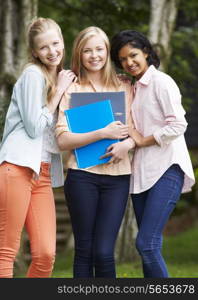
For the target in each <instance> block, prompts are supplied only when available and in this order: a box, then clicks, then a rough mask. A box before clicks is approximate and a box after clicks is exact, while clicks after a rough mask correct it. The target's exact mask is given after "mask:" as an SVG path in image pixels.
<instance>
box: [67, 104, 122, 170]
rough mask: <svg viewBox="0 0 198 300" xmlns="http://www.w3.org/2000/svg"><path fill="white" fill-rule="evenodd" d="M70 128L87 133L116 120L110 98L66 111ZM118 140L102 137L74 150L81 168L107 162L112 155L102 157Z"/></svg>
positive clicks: (75, 131) (74, 131)
mask: <svg viewBox="0 0 198 300" xmlns="http://www.w3.org/2000/svg"><path fill="white" fill-rule="evenodd" d="M64 113H65V116H66V119H67V123H68V126H69V129H70V131H71V132H73V133H85V132H90V131H94V130H97V129H101V128H103V127H105V126H106V125H108V124H109V123H111V122H113V121H115V120H114V116H113V112H112V107H111V102H110V100H105V101H99V102H94V103H91V104H87V105H82V106H79V107H75V108H71V109H68V110H65V111H64ZM116 142H118V140H111V139H102V140H99V141H97V142H94V143H91V144H88V145H86V146H83V147H80V148H77V149H75V150H74V152H75V156H76V161H77V165H78V167H79V168H88V167H92V166H96V165H99V164H103V163H107V162H108V161H109V160H110V157H108V158H103V159H100V156H102V155H104V154H105V153H106V149H107V147H108V146H110V145H111V144H113V143H116Z"/></svg>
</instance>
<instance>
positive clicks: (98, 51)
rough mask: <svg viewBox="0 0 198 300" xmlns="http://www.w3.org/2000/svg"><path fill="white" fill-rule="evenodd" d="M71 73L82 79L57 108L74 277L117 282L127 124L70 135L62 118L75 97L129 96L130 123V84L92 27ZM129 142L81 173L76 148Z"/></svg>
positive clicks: (77, 46)
mask: <svg viewBox="0 0 198 300" xmlns="http://www.w3.org/2000/svg"><path fill="white" fill-rule="evenodd" d="M71 69H72V71H73V72H74V73H75V74H76V75H77V76H78V79H77V81H76V82H75V83H72V85H71V86H70V87H69V88H68V90H67V92H66V93H65V97H63V99H62V101H61V103H60V106H59V117H58V122H57V125H56V136H57V141H58V145H59V147H60V149H61V150H63V151H64V150H67V152H66V168H67V176H66V180H65V185H64V191H65V198H66V202H67V205H68V209H69V213H70V217H71V222H72V228H73V233H74V240H75V256H74V264H73V273H74V274H73V276H74V277H75V278H77V277H78V278H83V277H84V278H91V277H109V278H114V277H116V271H115V262H114V247H115V242H116V239H117V235H118V232H119V228H120V225H121V222H122V219H123V215H124V211H125V207H126V203H127V199H128V194H129V178H130V174H131V162H130V154H129V152H130V150H131V149H132V148H133V147H134V142H133V140H132V139H131V138H128V125H124V124H122V123H121V122H113V123H111V124H110V125H108V126H106V127H105V128H102V129H100V130H96V131H93V132H87V133H81V134H80V133H71V132H69V129H68V124H67V122H66V118H65V115H64V110H65V109H68V108H69V99H70V95H71V93H72V92H76V93H78V92H92V93H94V92H108V91H109V92H116V91H124V92H125V103H126V120H127V123H128V122H129V121H130V120H129V118H130V101H131V85H130V84H129V83H122V82H121V81H120V80H119V79H118V77H117V76H116V73H115V70H114V69H113V67H112V65H111V61H110V45H109V40H108V38H107V36H106V34H105V33H104V31H102V30H101V29H100V28H98V27H88V28H86V29H84V30H83V31H81V32H80V33H79V34H78V36H77V37H76V39H75V41H74V45H73V53H72V62H71ZM105 138H109V139H125V140H124V141H121V142H118V143H115V144H112V145H111V146H110V147H109V148H108V154H107V156H111V159H110V161H109V163H105V164H101V165H97V166H94V167H90V168H87V169H79V168H78V167H77V163H76V159H75V156H74V153H73V151H72V150H73V149H75V148H78V147H82V146H84V145H87V144H89V143H92V142H95V141H98V140H101V139H105Z"/></svg>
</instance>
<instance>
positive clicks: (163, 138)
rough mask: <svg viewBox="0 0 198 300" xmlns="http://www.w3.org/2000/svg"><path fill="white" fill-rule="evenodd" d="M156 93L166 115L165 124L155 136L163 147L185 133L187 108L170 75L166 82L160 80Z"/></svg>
mask: <svg viewBox="0 0 198 300" xmlns="http://www.w3.org/2000/svg"><path fill="white" fill-rule="evenodd" d="M156 93H157V97H158V101H159V105H160V108H161V111H162V113H163V116H164V121H165V126H163V127H162V128H160V129H158V130H156V131H155V132H154V133H153V136H154V138H155V140H156V141H157V143H158V144H159V145H160V146H161V147H163V146H164V145H168V144H170V143H171V141H172V140H174V139H176V138H177V137H178V136H180V135H182V134H184V132H185V131H186V128H187V122H186V119H185V110H184V109H183V106H182V104H181V94H180V91H179V88H178V87H177V85H176V83H175V82H174V80H173V79H172V78H170V77H169V76H168V80H166V81H165V83H164V84H163V83H162V82H158V84H157V85H156Z"/></svg>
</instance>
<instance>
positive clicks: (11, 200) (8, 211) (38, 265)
mask: <svg viewBox="0 0 198 300" xmlns="http://www.w3.org/2000/svg"><path fill="white" fill-rule="evenodd" d="M24 226H25V227H26V230H27V233H28V235H29V239H30V248H31V256H32V261H31V264H30V266H29V269H28V272H27V277H39V278H41V277H49V276H50V275H51V273H52V269H53V264H54V259H55V251H56V214H55V204H54V196H53V191H52V187H51V180H50V164H48V163H45V162H42V163H41V169H40V174H39V177H38V178H36V177H35V173H34V172H33V171H32V170H31V169H30V168H27V167H22V166H18V165H14V164H11V163H7V162H3V163H2V164H1V165H0V277H1V278H2V277H3V278H10V277H13V264H14V260H15V258H16V255H17V252H18V250H19V247H20V239H21V233H22V230H23V227H24Z"/></svg>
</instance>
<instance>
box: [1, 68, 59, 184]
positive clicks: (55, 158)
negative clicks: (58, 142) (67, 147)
mask: <svg viewBox="0 0 198 300" xmlns="http://www.w3.org/2000/svg"><path fill="white" fill-rule="evenodd" d="M45 102H46V89H45V78H44V75H43V73H42V71H41V69H40V68H39V67H37V66H36V65H30V66H28V67H27V68H26V69H25V70H24V71H23V73H22V74H21V76H20V77H19V79H18V80H17V82H16V83H15V85H14V89H13V93H12V98H11V102H10V105H9V108H8V112H7V115H6V122H5V127H4V133H3V139H2V141H1V144H0V164H1V163H2V162H3V161H7V162H10V163H13V164H16V165H19V166H25V167H29V168H31V169H32V170H34V171H35V172H36V173H37V174H39V171H40V165H41V152H42V142H43V132H44V130H45V128H49V127H50V126H51V125H52V123H53V115H52V114H51V113H50V112H49V110H48V108H47V107H46V105H45ZM51 178H52V186H53V187H57V186H61V185H63V183H64V175H63V167H62V160H61V155H60V153H58V154H56V153H53V152H52V154H51Z"/></svg>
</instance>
